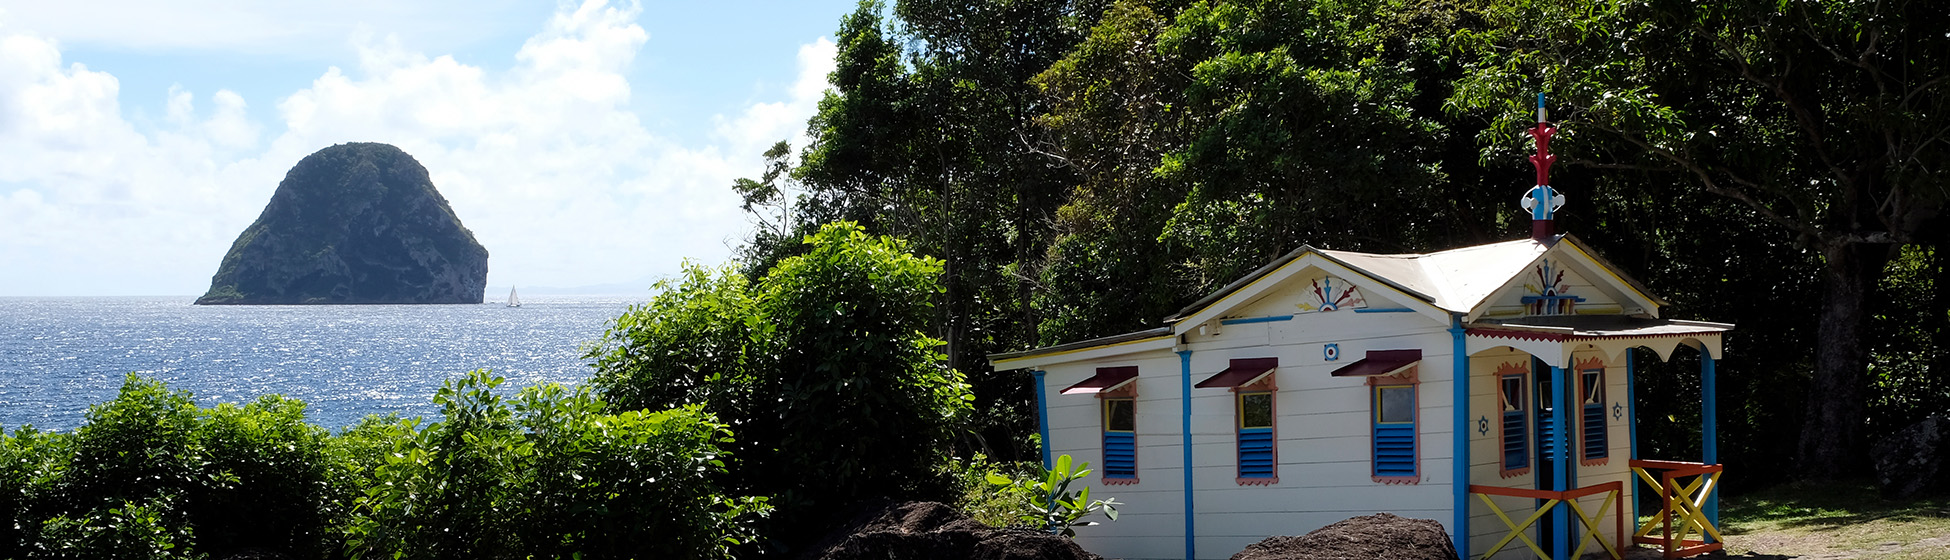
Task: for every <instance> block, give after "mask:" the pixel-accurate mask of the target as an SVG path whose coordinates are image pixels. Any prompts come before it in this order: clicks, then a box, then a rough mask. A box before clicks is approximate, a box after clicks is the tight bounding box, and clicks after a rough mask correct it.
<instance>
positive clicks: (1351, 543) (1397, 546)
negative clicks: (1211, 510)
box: [1232, 513, 1457, 560]
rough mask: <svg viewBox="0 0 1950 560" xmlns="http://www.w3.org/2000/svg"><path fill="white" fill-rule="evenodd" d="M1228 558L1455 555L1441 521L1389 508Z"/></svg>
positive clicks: (1350, 559)
mask: <svg viewBox="0 0 1950 560" xmlns="http://www.w3.org/2000/svg"><path fill="white" fill-rule="evenodd" d="M1232 560H1457V559H1456V548H1455V545H1454V544H1453V543H1451V542H1450V540H1449V533H1448V532H1447V531H1444V530H1442V524H1441V523H1438V522H1436V521H1434V520H1430V519H1412V518H1407V517H1401V516H1398V515H1395V514H1392V513H1377V514H1374V515H1363V516H1360V517H1353V518H1349V519H1345V520H1342V521H1340V522H1339V523H1335V524H1333V525H1328V526H1326V527H1321V528H1319V529H1316V530H1314V532H1311V533H1307V534H1306V535H1303V536H1298V537H1269V538H1267V539H1266V540H1263V541H1259V542H1257V543H1253V545H1252V546H1248V547H1246V550H1242V551H1240V552H1239V553H1238V554H1234V555H1232Z"/></svg>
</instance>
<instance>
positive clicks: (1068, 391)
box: [1063, 366, 1138, 395]
mask: <svg viewBox="0 0 1950 560" xmlns="http://www.w3.org/2000/svg"><path fill="white" fill-rule="evenodd" d="M1137 369H1138V368H1137V366H1123V367H1104V368H1097V374H1096V375H1092V376H1090V378H1089V379H1085V380H1083V382H1082V383H1078V384H1075V385H1071V386H1069V387H1068V388H1065V389H1063V394H1065V395H1074V394H1078V393H1085V394H1088V393H1100V392H1103V391H1109V390H1111V389H1116V388H1118V387H1119V386H1122V385H1124V384H1125V383H1129V382H1130V381H1131V380H1132V379H1137Z"/></svg>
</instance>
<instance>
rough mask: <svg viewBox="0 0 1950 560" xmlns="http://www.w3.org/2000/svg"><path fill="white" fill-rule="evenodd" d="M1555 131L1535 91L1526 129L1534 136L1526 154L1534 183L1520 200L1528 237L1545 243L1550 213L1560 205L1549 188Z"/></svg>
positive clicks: (1561, 199)
mask: <svg viewBox="0 0 1950 560" xmlns="http://www.w3.org/2000/svg"><path fill="white" fill-rule="evenodd" d="M1556 135H1557V127H1555V126H1551V124H1550V113H1549V112H1548V111H1546V110H1545V109H1544V94H1542V93H1539V94H1537V126H1535V127H1532V128H1531V129H1530V137H1531V138H1534V139H1536V140H1537V154H1536V155H1533V156H1530V164H1531V165H1533V166H1536V167H1537V186H1534V187H1531V188H1530V191H1529V192H1525V193H1524V195H1523V199H1522V200H1521V204H1522V205H1523V209H1524V210H1527V211H1529V212H1530V238H1531V239H1535V240H1537V241H1538V242H1540V243H1547V242H1549V241H1550V239H1551V237H1552V236H1554V235H1556V234H1557V232H1556V225H1555V222H1554V216H1555V215H1556V214H1557V209H1558V208H1561V207H1563V206H1564V195H1563V193H1559V192H1557V189H1553V188H1551V163H1554V162H1556V161H1557V156H1554V155H1551V137H1552V136H1556Z"/></svg>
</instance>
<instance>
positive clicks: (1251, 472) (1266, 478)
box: [1237, 390, 1280, 484]
mask: <svg viewBox="0 0 1950 560" xmlns="http://www.w3.org/2000/svg"><path fill="white" fill-rule="evenodd" d="M1237 401H1238V402H1237V409H1238V416H1239V418H1238V420H1239V423H1238V424H1239V482H1240V483H1241V484H1272V483H1275V482H1279V479H1280V475H1279V471H1278V465H1279V460H1278V454H1277V453H1276V452H1275V450H1274V446H1275V442H1277V441H1278V440H1277V439H1276V438H1275V437H1274V436H1273V418H1274V416H1273V392H1272V391H1270V390H1269V391H1241V392H1240V393H1239V395H1238V398H1237Z"/></svg>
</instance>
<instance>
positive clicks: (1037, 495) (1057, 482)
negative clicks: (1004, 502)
mask: <svg viewBox="0 0 1950 560" xmlns="http://www.w3.org/2000/svg"><path fill="white" fill-rule="evenodd" d="M1037 467H1039V468H1038V470H1039V471H1040V472H1039V473H1037V476H1035V477H1032V478H1028V479H1015V478H1010V477H1009V476H1006V475H1003V474H1001V473H996V472H990V473H988V474H987V475H985V478H986V480H987V481H988V483H989V484H990V485H993V486H997V487H1003V488H1020V489H1022V493H1023V494H1026V495H1028V496H1029V497H1030V498H1031V501H1030V502H1029V504H1027V505H1028V508H1027V509H1028V511H1026V512H1024V513H1023V514H1022V516H1021V519H1022V520H1023V521H1025V522H1027V523H1029V524H1030V526H1033V527H1038V528H1041V529H1043V530H1045V531H1049V532H1051V533H1059V534H1061V535H1063V536H1065V537H1075V536H1077V531H1076V528H1077V527H1088V526H1091V525H1096V524H1097V522H1095V521H1084V520H1083V518H1085V517H1089V516H1091V515H1094V514H1097V513H1103V514H1104V516H1105V517H1109V518H1110V520H1111V521H1116V520H1117V505H1118V504H1117V499H1116V498H1105V499H1102V500H1091V499H1090V487H1088V486H1085V487H1083V489H1081V490H1078V491H1074V492H1072V491H1070V485H1071V484H1072V483H1074V482H1076V481H1077V480H1080V479H1082V478H1083V477H1086V476H1089V475H1090V464H1089V463H1082V464H1073V463H1072V459H1071V458H1070V456H1069V455H1062V456H1060V457H1057V458H1056V465H1055V466H1054V468H1051V469H1047V470H1043V469H1041V468H1040V467H1041V465H1037Z"/></svg>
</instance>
